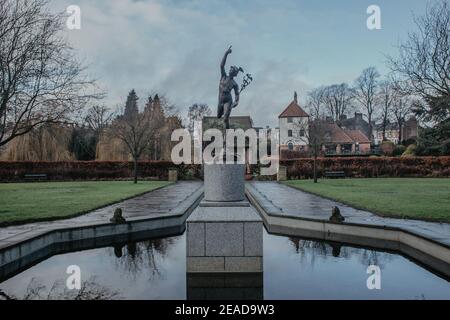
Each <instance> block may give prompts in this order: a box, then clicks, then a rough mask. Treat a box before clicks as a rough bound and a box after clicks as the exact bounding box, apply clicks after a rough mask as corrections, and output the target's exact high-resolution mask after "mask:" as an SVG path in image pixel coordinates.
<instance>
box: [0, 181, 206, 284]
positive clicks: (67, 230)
mask: <svg viewBox="0 0 450 320" xmlns="http://www.w3.org/2000/svg"><path fill="white" fill-rule="evenodd" d="M203 193H204V191H203V187H201V188H199V189H198V190H197V191H195V192H194V193H193V194H191V195H190V196H189V197H187V198H186V199H185V200H184V201H183V202H182V203H180V205H178V206H177V207H175V209H173V210H171V211H170V212H169V213H167V214H152V215H148V216H141V217H134V218H133V217H130V218H127V221H126V223H123V224H113V223H110V222H103V221H96V222H86V223H80V224H78V225H76V226H71V227H64V226H61V227H53V228H52V227H50V226H49V227H48V228H44V229H39V230H32V231H28V232H24V233H19V234H17V235H14V236H12V237H10V238H7V239H4V240H0V271H2V272H1V274H0V279H1V278H3V277H5V276H7V274H9V273H12V272H13V271H14V270H17V269H20V268H22V267H24V266H25V265H30V264H32V263H33V262H35V261H37V260H40V259H42V257H44V256H49V255H51V254H52V246H55V245H62V244H67V243H70V242H77V241H78V242H80V241H89V240H94V241H99V242H101V239H105V238H111V237H118V238H119V237H121V236H122V237H123V236H130V235H131V234H135V233H139V232H149V231H158V230H164V229H168V230H172V231H173V230H178V231H179V232H180V233H181V232H182V231H183V230H184V227H185V221H186V219H187V218H188V217H189V215H190V214H191V213H192V211H193V210H194V209H195V208H196V207H197V206H198V204H199V202H200V200H201V199H202V198H203Z"/></svg>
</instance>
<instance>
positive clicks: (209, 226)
mask: <svg viewBox="0 0 450 320" xmlns="http://www.w3.org/2000/svg"><path fill="white" fill-rule="evenodd" d="M186 243H187V250H186V255H187V259H186V260H187V272H188V273H215V272H220V273H229V272H230V273H231V272H238V273H247V272H262V271H263V259H262V257H263V223H262V220H261V218H260V217H259V215H258V214H257V213H256V211H255V210H254V209H253V208H252V207H198V208H197V209H196V210H195V211H194V212H193V213H192V214H191V216H190V217H189V218H188V220H187V241H186Z"/></svg>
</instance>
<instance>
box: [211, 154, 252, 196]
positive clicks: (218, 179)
mask: <svg viewBox="0 0 450 320" xmlns="http://www.w3.org/2000/svg"><path fill="white" fill-rule="evenodd" d="M244 175H245V164H239V163H231V164H225V163H223V164H219V163H213V164H206V163H205V165H204V180H205V198H204V201H205V202H238V201H243V200H245V186H244V183H245V180H244Z"/></svg>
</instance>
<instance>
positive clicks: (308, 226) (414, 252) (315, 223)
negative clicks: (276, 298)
mask: <svg viewBox="0 0 450 320" xmlns="http://www.w3.org/2000/svg"><path fill="white" fill-rule="evenodd" d="M245 192H246V195H247V197H248V199H249V201H250V203H251V204H252V205H253V206H254V207H255V208H256V209H257V211H258V213H259V214H260V215H261V217H262V219H263V221H264V225H265V226H266V228H267V230H268V231H269V232H270V233H276V234H284V235H292V236H302V237H307V238H312V239H320V240H328V241H336V242H343V243H349V244H355V245H358V246H370V247H374V248H379V249H385V250H396V251H399V252H401V253H403V254H405V255H407V256H409V257H411V258H413V259H414V260H417V261H418V262H419V263H421V264H424V265H425V266H428V267H431V268H432V269H434V270H436V271H437V272H439V273H442V274H444V275H445V276H446V277H450V246H448V245H447V244H445V243H440V242H438V241H435V240H434V239H430V238H427V237H425V236H423V235H419V234H415V233H414V232H412V231H409V230H405V229H402V228H400V227H392V226H381V225H371V224H363V223H354V222H351V223H347V222H345V223H336V222H331V221H329V220H325V219H313V218H307V217H297V216H292V215H286V214H283V211H282V209H281V208H279V207H277V206H276V205H274V204H273V203H272V202H271V201H270V200H268V199H267V198H264V197H263V196H261V195H258V193H259V192H258V191H257V190H256V189H255V188H253V187H252V186H250V185H249V184H246V187H245Z"/></svg>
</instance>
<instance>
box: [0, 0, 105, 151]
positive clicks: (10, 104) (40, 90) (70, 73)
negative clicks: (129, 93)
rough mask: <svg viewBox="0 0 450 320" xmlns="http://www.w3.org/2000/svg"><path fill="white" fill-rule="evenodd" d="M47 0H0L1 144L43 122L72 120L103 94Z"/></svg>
mask: <svg viewBox="0 0 450 320" xmlns="http://www.w3.org/2000/svg"><path fill="white" fill-rule="evenodd" d="M47 4H48V1H47V0H34V1H27V0H1V1H0V146H1V145H4V144H6V143H8V142H9V141H11V140H13V139H14V138H16V137H18V136H21V135H24V134H26V133H28V132H30V131H31V130H32V129H33V128H35V127H37V126H39V125H41V124H44V123H56V122H67V121H69V116H70V115H71V114H73V113H74V112H75V110H77V109H79V108H81V107H83V106H84V104H85V103H86V102H87V101H88V100H89V99H90V98H94V97H99V95H97V94H94V93H91V94H90V93H88V92H89V91H90V90H91V89H94V86H93V85H94V82H93V81H91V80H89V79H87V77H86V76H85V74H84V71H85V69H84V68H83V67H82V66H81V65H80V63H79V62H78V61H77V59H76V58H75V56H74V52H73V49H72V48H71V47H70V46H69V45H68V44H67V42H66V41H65V39H64V38H63V36H62V35H61V31H62V30H63V28H64V24H63V16H62V15H61V14H52V13H50V12H49V10H48V9H47Z"/></svg>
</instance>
